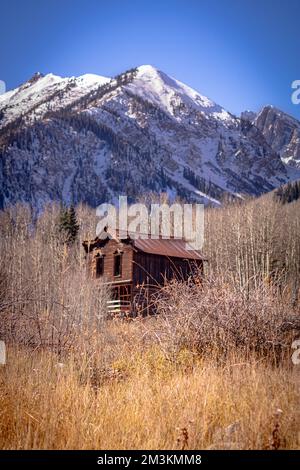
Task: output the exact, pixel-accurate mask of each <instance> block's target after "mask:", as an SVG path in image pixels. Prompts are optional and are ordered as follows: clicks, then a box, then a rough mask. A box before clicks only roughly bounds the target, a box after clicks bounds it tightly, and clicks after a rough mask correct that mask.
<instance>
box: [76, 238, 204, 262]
mask: <svg viewBox="0 0 300 470" xmlns="http://www.w3.org/2000/svg"><path fill="white" fill-rule="evenodd" d="M105 232H106V233H107V236H108V237H109V238H110V237H112V234H111V232H110V230H105ZM115 233H116V235H117V239H119V240H120V241H122V242H124V241H125V240H127V241H128V242H129V243H132V245H133V246H134V247H135V248H136V249H137V250H140V251H142V252H143V253H149V254H153V255H160V256H168V257H174V258H183V259H192V260H203V261H207V258H205V257H204V256H203V255H202V254H201V253H200V252H199V251H197V250H194V249H193V248H192V247H191V246H190V245H189V243H188V242H187V241H186V240H184V239H183V238H161V237H160V238H159V239H153V238H151V236H150V234H140V233H138V232H137V233H136V235H137V238H132V237H130V235H129V234H128V233H126V236H125V237H123V236H122V237H120V234H119V233H118V231H117V232H115ZM131 234H132V232H131ZM142 235H147V236H148V238H141V236H142ZM119 237H120V238H119ZM109 238H107V239H104V240H102V241H101V240H100V238H98V237H96V238H95V239H94V240H90V241H84V242H83V243H82V244H83V246H84V248H85V250H86V252H89V251H90V250H93V248H94V247H95V246H97V245H98V244H99V242H100V245H104V244H106V243H107V241H108V240H109ZM112 238H114V237H112Z"/></svg>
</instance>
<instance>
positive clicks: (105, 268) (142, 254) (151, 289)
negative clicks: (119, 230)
mask: <svg viewBox="0 0 300 470" xmlns="http://www.w3.org/2000/svg"><path fill="white" fill-rule="evenodd" d="M106 233H107V235H106V238H105V239H103V237H102V236H101V237H99V238H98V237H97V238H95V239H94V240H90V241H84V242H83V247H84V249H85V253H86V258H87V262H88V268H89V271H90V273H91V276H92V277H93V278H94V279H95V280H101V282H103V283H105V284H107V285H108V286H109V287H110V288H111V294H112V295H111V297H112V300H110V301H109V303H108V309H109V310H110V312H111V313H125V314H127V315H133V316H136V315H137V314H142V315H144V314H149V313H153V307H152V304H153V295H155V293H157V291H158V289H159V288H160V287H161V286H163V285H164V284H165V283H166V282H167V281H169V280H171V279H174V278H176V279H179V280H181V281H185V282H193V279H194V275H195V272H197V275H198V274H199V273H200V274H203V262H204V261H205V260H204V258H203V256H202V255H201V254H200V253H199V252H198V251H195V250H193V249H188V247H187V242H186V241H185V240H183V239H179V238H170V239H162V238H159V239H151V238H150V237H149V238H148V239H142V238H137V239H132V238H130V237H129V236H127V237H123V238H118V237H112V235H111V234H110V233H109V231H107V230H106Z"/></svg>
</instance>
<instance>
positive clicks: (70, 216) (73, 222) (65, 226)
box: [59, 205, 79, 245]
mask: <svg viewBox="0 0 300 470" xmlns="http://www.w3.org/2000/svg"><path fill="white" fill-rule="evenodd" d="M59 231H60V232H61V233H62V234H63V236H64V238H65V243H67V244H68V245H71V244H72V243H74V242H75V240H76V238H77V235H78V231H79V224H78V222H77V216H76V211H75V208H74V206H73V205H72V206H70V207H69V208H67V207H64V206H63V207H62V208H61V211H60V217H59Z"/></svg>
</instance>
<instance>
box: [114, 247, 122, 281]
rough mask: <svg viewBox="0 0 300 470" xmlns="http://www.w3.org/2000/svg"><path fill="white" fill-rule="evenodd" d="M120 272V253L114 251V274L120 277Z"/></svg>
mask: <svg viewBox="0 0 300 470" xmlns="http://www.w3.org/2000/svg"><path fill="white" fill-rule="evenodd" d="M121 274H122V255H121V253H116V254H115V257H114V276H115V277H120V276H121Z"/></svg>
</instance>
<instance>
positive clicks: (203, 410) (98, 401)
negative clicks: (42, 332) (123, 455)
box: [0, 319, 300, 449]
mask: <svg viewBox="0 0 300 470" xmlns="http://www.w3.org/2000/svg"><path fill="white" fill-rule="evenodd" d="M152 320H153V319H150V321H152ZM131 327H132V325H121V326H120V325H118V329H119V328H121V329H123V328H125V329H126V330H127V331H123V334H125V336H131V335H132V334H133V333H132V332H131V331H130V329H131ZM135 334H136V331H135ZM117 346H118V343H117ZM120 346H121V349H122V353H123V354H121V355H120V356H119V357H115V358H114V360H113V361H112V362H111V364H110V366H109V367H106V368H103V369H99V370H98V371H97V374H98V381H97V382H96V381H95V377H93V376H91V375H89V374H88V373H87V371H88V370H89V365H88V364H87V363H85V361H84V360H83V361H82V362H81V363H78V361H77V360H74V358H72V357H70V356H69V357H68V359H67V360H66V361H65V362H64V363H57V357H56V356H54V355H53V353H49V352H29V351H28V350H23V349H17V348H14V349H10V350H9V351H8V365H7V366H6V367H5V368H3V369H2V370H1V371H0V423H1V424H0V447H1V448H3V449H197V448H199V449H210V448H214V449H218V448H220V449H224V448H227V449H236V448H238V449H277V448H280V449H292V448H299V444H300V436H299V418H300V416H299V410H300V407H299V405H300V403H299V374H298V373H297V371H296V370H295V369H294V370H291V369H289V368H286V367H284V366H282V365H281V366H280V367H279V368H278V367H277V368H274V367H272V366H271V365H270V364H268V363H267V362H264V363H263V362H260V361H257V360H256V359H255V358H253V357H252V358H248V360H245V358H244V357H243V356H239V355H235V354H232V355H231V356H230V357H228V358H227V360H226V362H224V363H223V364H218V363H216V361H215V360H214V358H213V357H212V358H211V359H210V358H208V357H206V358H205V359H200V358H197V357H195V356H194V355H193V354H191V352H189V351H186V350H181V352H180V353H179V354H178V356H177V359H176V361H175V362H170V361H169V360H167V359H166V357H165V356H164V355H163V354H162V353H161V351H160V350H159V349H157V348H155V347H152V348H148V349H147V350H144V352H141V351H140V350H139V351H137V349H136V348H134V349H132V343H131V341H130V342H129V344H127V347H125V348H124V337H123V338H122V340H121V343H120ZM99 354H101V353H100V352H99ZM114 355H115V350H114ZM86 378H87V379H86ZM275 430H276V432H275ZM274 436H275V437H274Z"/></svg>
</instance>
